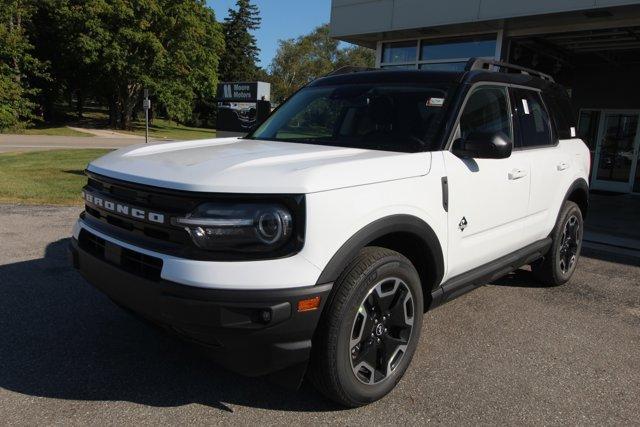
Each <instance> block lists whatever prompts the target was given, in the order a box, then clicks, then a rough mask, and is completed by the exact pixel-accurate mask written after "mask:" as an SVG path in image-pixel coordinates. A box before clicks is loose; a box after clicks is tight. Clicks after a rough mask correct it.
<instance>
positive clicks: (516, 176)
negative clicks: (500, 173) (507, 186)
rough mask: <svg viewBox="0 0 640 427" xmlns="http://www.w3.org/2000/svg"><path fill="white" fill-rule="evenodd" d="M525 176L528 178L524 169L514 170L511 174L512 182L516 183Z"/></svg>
mask: <svg viewBox="0 0 640 427" xmlns="http://www.w3.org/2000/svg"><path fill="white" fill-rule="evenodd" d="M525 176H527V171H524V170H522V169H513V170H512V171H511V172H509V180H510V181H515V180H517V179H521V178H524V177H525Z"/></svg>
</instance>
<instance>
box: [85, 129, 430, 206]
mask: <svg viewBox="0 0 640 427" xmlns="http://www.w3.org/2000/svg"><path fill="white" fill-rule="evenodd" d="M430 166H431V155H430V153H413V154H412V153H396V152H388V151H377V150H362V149H355V148H343V147H330V146H323V145H313V144H299V143H287V142H274V141H263V140H248V139H240V138H225V139H209V140H199V141H190V142H175V143H160V144H151V145H139V146H133V147H129V148H125V149H122V150H118V151H114V152H112V153H110V154H107V155H106V156H104V157H101V158H99V159H97V160H95V161H93V162H92V163H91V164H90V165H89V167H88V170H89V171H90V172H94V173H97V174H100V175H105V176H108V177H111V178H115V179H120V180H125V181H130V182H135V183H139V184H145V185H152V186H156V187H163V188H171V189H175V190H185V191H199V192H213V193H290V194H303V193H313V192H318V191H326V190H332V189H336V188H344V187H353V186H357V185H365V184H372V183H376V182H383V181H390V180H397V179H403V178H410V177H414V176H420V175H425V174H427V173H428V172H429V168H430Z"/></svg>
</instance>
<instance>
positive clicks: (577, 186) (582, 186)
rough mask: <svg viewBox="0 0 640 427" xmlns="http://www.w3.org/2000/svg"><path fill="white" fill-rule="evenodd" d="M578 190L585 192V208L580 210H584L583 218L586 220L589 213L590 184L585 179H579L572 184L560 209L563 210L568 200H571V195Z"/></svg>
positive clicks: (581, 207)
mask: <svg viewBox="0 0 640 427" xmlns="http://www.w3.org/2000/svg"><path fill="white" fill-rule="evenodd" d="M576 190H582V191H584V194H585V200H584V206H580V209H581V210H582V216H583V218H584V219H586V218H587V212H588V211H589V184H588V183H587V181H585V179H584V178H578V179H576V180H575V181H573V184H571V186H570V187H569V190H567V193H566V194H565V196H564V199H563V200H562V205H561V206H560V209H562V206H563V205H564V204H565V203H566V202H567V200H569V197H571V195H572V194H573V193H574V192H575V191H576Z"/></svg>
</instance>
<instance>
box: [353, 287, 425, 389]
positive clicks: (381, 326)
mask: <svg viewBox="0 0 640 427" xmlns="http://www.w3.org/2000/svg"><path fill="white" fill-rule="evenodd" d="M414 307H415V306H414V301H413V295H412V294H411V290H410V289H409V286H408V285H407V284H406V283H405V282H404V281H403V280H402V279H399V278H387V279H384V280H382V281H380V282H378V283H377V284H376V285H375V286H374V287H373V288H372V289H371V290H370V291H369V293H368V294H367V296H366V297H365V298H364V299H363V301H362V303H361V304H360V307H359V308H358V312H357V313H356V315H355V319H354V321H353V326H352V328H351V336H350V345H349V351H350V355H349V357H350V358H351V367H352V369H353V373H354V375H355V376H356V378H357V379H358V381H360V382H361V383H364V384H368V385H372V384H378V383H381V382H383V381H385V380H386V379H387V378H389V376H390V375H391V374H392V373H393V372H394V371H395V369H397V367H398V366H399V365H400V361H401V360H402V358H403V357H404V355H405V353H406V352H407V346H408V344H409V340H410V339H411V333H412V331H413V319H414Z"/></svg>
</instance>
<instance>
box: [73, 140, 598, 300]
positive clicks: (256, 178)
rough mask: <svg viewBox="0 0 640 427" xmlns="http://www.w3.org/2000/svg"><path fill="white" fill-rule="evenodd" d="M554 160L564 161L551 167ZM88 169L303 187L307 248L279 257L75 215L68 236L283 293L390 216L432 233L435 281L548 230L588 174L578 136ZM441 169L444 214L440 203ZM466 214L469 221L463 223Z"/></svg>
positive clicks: (260, 150)
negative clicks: (258, 256) (468, 149)
mask: <svg viewBox="0 0 640 427" xmlns="http://www.w3.org/2000/svg"><path fill="white" fill-rule="evenodd" d="M561 163H566V164H568V167H566V168H565V167H564V165H563V168H559V167H558V165H560V164H561ZM560 169H562V170H560ZM89 170H90V171H92V172H95V173H101V174H104V175H106V176H110V177H113V178H117V179H125V180H129V181H133V182H138V183H142V184H147V185H155V186H165V187H169V188H175V189H183V190H184V189H188V190H191V191H207V192H256V193H260V192H265V193H304V194H306V205H307V221H306V222H307V230H306V238H305V245H304V248H303V249H302V251H301V252H300V253H298V254H296V255H295V256H292V257H288V258H282V259H278V260H269V261H247V262H211V261H194V260H188V259H180V258H176V257H172V256H167V255H165V254H161V253H156V252H152V251H149V250H144V249H140V248H136V247H133V246H131V245H129V244H127V243H125V242H121V241H118V240H117V239H114V238H113V237H111V236H108V235H104V234H102V233H99V232H98V231H96V230H94V229H92V228H91V227H90V226H89V225H88V224H87V223H85V222H84V221H82V220H79V222H78V224H77V225H76V229H75V230H74V236H75V237H76V238H77V236H78V233H79V229H80V228H86V229H88V230H89V231H90V232H92V233H94V234H96V235H99V236H100V237H102V238H104V239H106V240H109V241H111V242H113V243H116V244H118V245H120V246H123V247H126V248H129V249H133V250H136V251H139V252H142V253H145V254H148V255H152V256H155V257H158V258H161V259H162V260H163V269H162V273H161V277H162V278H163V279H166V280H170V281H173V282H176V283H180V284H184V285H188V286H195V287H200V288H211V289H283V288H295V287H304V286H309V285H312V284H314V283H316V281H317V280H318V278H319V277H320V274H321V272H322V270H323V269H324V268H325V267H326V266H327V264H328V263H329V261H330V260H331V258H332V257H333V255H334V254H335V253H336V252H337V251H338V250H339V249H340V247H341V246H342V245H343V244H345V243H346V242H347V241H348V240H349V238H350V237H352V236H353V235H354V234H356V233H357V232H358V231H359V230H361V229H362V228H364V227H365V226H367V225H368V224H370V223H372V222H374V221H376V220H378V219H381V218H385V217H388V216H391V215H397V214H404V215H412V216H415V217H417V218H420V219H422V220H423V221H424V222H426V223H427V224H429V226H430V227H431V228H432V229H433V231H434V232H435V234H436V236H437V237H438V240H439V242H440V245H441V249H442V252H443V254H444V256H445V259H444V262H445V276H444V278H443V281H446V280H447V279H448V278H451V277H454V276H456V275H458V274H461V273H464V272H465V271H468V270H470V269H473V268H474V267H477V266H480V265H482V264H485V263H487V262H490V261H491V260H494V259H496V258H499V257H500V256H503V255H506V254H508V253H510V252H513V251H515V250H517V249H519V248H522V247H524V246H526V245H527V244H530V243H533V242H535V241H537V240H540V239H542V238H544V237H546V236H547V235H548V234H549V233H550V232H551V230H552V228H553V226H554V224H555V220H556V215H557V213H558V212H559V210H560V206H561V204H562V202H563V199H564V196H565V194H566V191H567V190H568V188H569V186H570V185H571V183H573V182H574V181H575V180H576V179H578V178H582V179H585V180H586V178H587V176H588V170H589V152H588V149H587V148H586V146H585V145H584V143H582V141H580V140H565V141H561V142H560V143H559V144H558V145H557V146H555V147H548V148H541V149H536V150H522V151H514V153H513V154H512V156H511V157H510V158H508V159H502V160H493V159H481V160H461V159H459V158H457V157H455V156H454V155H453V154H451V152H449V151H440V152H433V153H428V152H427V153H416V154H403V153H390V152H384V151H367V150H356V149H344V148H335V147H323V146H315V145H307V144H289V143H275V142H268V141H265V142H263V141H242V140H238V139H228V140H223V141H215V140H213V141H210V140H207V141H196V142H191V143H180V144H167V145H161V146H142V147H137V148H131V149H127V150H124V151H119V152H115V153H112V154H109V155H107V156H105V157H103V158H101V159H98V160H97V161H95V162H93V163H92V164H91V165H90V166H89ZM515 172H518V173H517V174H516V173H515ZM514 175H515V176H514ZM230 176H232V177H233V179H232V178H230ZM241 176H242V178H241ZM445 176H447V177H448V180H449V196H450V199H449V212H448V213H447V212H445V211H444V209H443V207H442V186H441V178H442V177H445ZM178 177H179V178H178ZM463 217H464V218H466V220H467V222H468V225H467V227H466V228H465V229H464V230H461V229H460V227H459V224H460V221H461V220H462V218H463Z"/></svg>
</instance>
